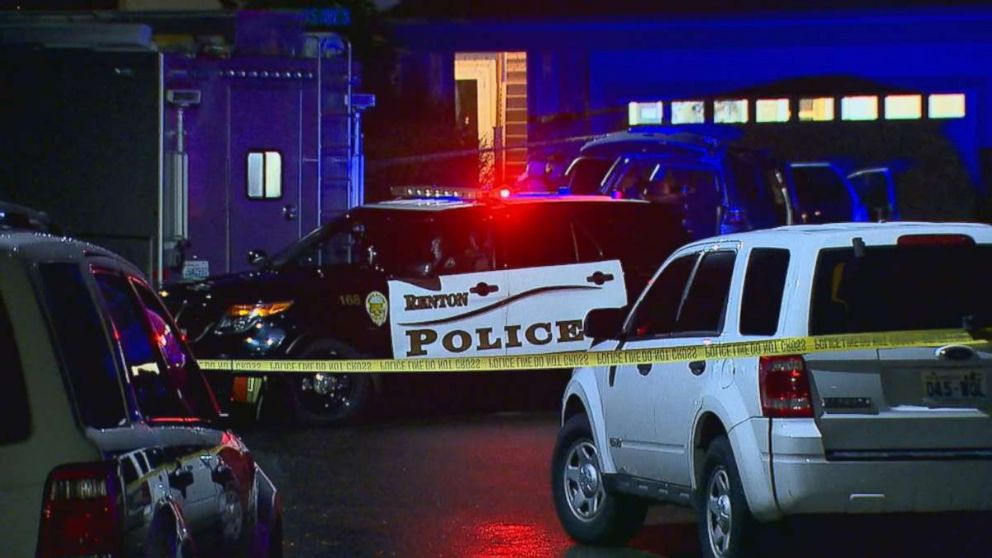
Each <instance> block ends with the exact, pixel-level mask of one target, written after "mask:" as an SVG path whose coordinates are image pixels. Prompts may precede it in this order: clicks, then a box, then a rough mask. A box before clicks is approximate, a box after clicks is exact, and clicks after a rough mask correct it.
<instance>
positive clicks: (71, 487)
mask: <svg viewBox="0 0 992 558" xmlns="http://www.w3.org/2000/svg"><path fill="white" fill-rule="evenodd" d="M115 480H116V477H115V476H114V475H113V469H112V467H111V465H109V464H106V463H80V464H73V465H63V466H61V467H56V468H55V469H54V470H52V472H51V473H49V475H48V482H46V483H45V495H44V502H43V504H42V508H41V525H40V526H39V531H38V556H39V557H40V558H49V557H52V558H54V557H56V556H59V557H61V556H116V555H118V554H119V553H120V550H121V548H120V540H121V537H120V531H121V521H120V505H119V497H120V494H119V490H118V489H117V485H116V482H115Z"/></svg>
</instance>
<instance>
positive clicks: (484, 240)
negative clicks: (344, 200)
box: [272, 209, 494, 277]
mask: <svg viewBox="0 0 992 558" xmlns="http://www.w3.org/2000/svg"><path fill="white" fill-rule="evenodd" d="M427 213H428V212H420V211H387V210H378V209H376V210H370V211H369V212H367V213H364V214H362V215H360V216H358V217H353V218H350V219H344V218H342V219H340V220H338V221H335V222H332V223H330V224H328V225H327V226H326V227H323V228H321V229H317V230H315V231H313V232H311V233H310V234H308V235H307V236H305V237H303V238H302V239H300V240H299V241H298V242H296V243H294V244H292V245H290V246H289V247H288V248H286V249H285V250H284V251H282V252H281V253H279V254H278V255H276V256H275V257H274V258H273V259H272V261H273V264H274V265H275V266H276V267H287V268H288V267H318V266H319V267H326V266H365V265H369V264H372V265H373V266H374V267H377V268H380V269H382V270H383V271H384V272H386V273H387V274H390V275H395V276H399V277H430V276H435V275H445V274H452V273H465V272H470V271H488V270H491V269H492V268H493V245H494V235H493V233H492V231H491V230H490V228H489V224H488V222H486V221H484V220H481V219H478V214H477V213H475V212H466V211H450V212H449V211H439V212H438V214H439V215H436V216H430V215H427ZM370 258H371V260H370Z"/></svg>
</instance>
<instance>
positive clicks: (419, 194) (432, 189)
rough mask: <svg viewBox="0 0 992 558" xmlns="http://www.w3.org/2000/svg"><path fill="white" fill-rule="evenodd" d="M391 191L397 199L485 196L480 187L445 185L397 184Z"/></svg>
mask: <svg viewBox="0 0 992 558" xmlns="http://www.w3.org/2000/svg"><path fill="white" fill-rule="evenodd" d="M389 193H390V194H391V195H392V196H393V197H394V198H396V199H435V198H442V199H443V198H457V199H463V200H474V199H478V198H481V197H483V195H484V193H483V191H482V190H480V189H478V188H451V187H445V186H395V187H393V188H390V189H389Z"/></svg>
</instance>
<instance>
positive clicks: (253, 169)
mask: <svg viewBox="0 0 992 558" xmlns="http://www.w3.org/2000/svg"><path fill="white" fill-rule="evenodd" d="M228 110H229V114H230V118H229V120H228V130H229V131H228V165H229V169H228V177H229V179H228V185H227V186H228V216H227V217H228V237H229V239H230V241H229V244H228V262H229V264H228V267H229V270H230V271H236V270H239V269H245V268H247V267H248V261H247V255H248V252H249V251H250V250H264V251H266V252H268V253H270V254H271V253H274V252H276V251H278V250H279V249H281V248H282V247H284V246H286V245H287V244H289V243H290V242H292V241H294V240H296V239H297V238H299V237H300V236H301V235H302V232H303V231H302V226H301V221H300V210H301V208H300V200H301V197H302V190H303V187H304V185H303V181H302V180H301V178H302V173H301V170H302V169H301V165H302V157H301V151H302V149H303V143H304V139H305V138H304V137H303V120H304V106H303V86H302V85H301V84H299V83H273V82H266V83H264V84H257V83H251V82H246V83H234V84H231V86H230V87H229V89H228ZM310 187H311V188H312V187H314V185H310Z"/></svg>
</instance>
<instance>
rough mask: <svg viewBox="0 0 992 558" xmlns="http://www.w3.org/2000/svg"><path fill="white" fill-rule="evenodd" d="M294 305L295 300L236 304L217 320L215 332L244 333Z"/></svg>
mask: <svg viewBox="0 0 992 558" xmlns="http://www.w3.org/2000/svg"><path fill="white" fill-rule="evenodd" d="M292 305H293V301H291V300H285V301H281V302H259V303H258V304H235V305H234V306H231V307H230V308H228V309H227V311H226V312H224V316H223V317H221V319H220V321H219V322H217V327H216V328H214V332H215V333H223V334H226V333H244V332H246V331H248V330H249V329H251V328H252V327H255V326H256V325H257V324H258V323H259V322H261V321H262V320H264V319H265V318H269V317H272V316H276V315H278V314H282V313H283V312H285V311H286V310H289V307H290V306H292Z"/></svg>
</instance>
